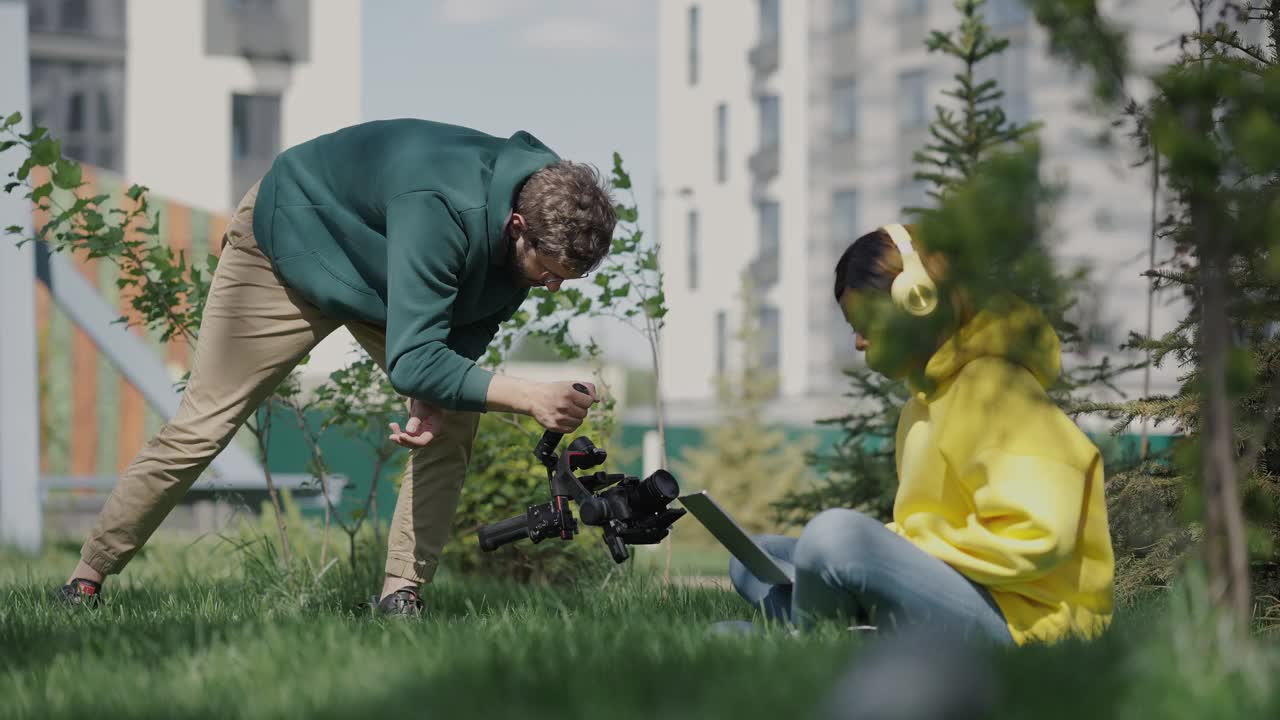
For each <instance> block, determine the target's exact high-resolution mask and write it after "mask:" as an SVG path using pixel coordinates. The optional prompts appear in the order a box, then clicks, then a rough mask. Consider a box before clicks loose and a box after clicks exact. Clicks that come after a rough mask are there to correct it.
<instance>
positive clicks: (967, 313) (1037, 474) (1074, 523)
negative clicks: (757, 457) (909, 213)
mask: <svg viewBox="0 0 1280 720" xmlns="http://www.w3.org/2000/svg"><path fill="white" fill-rule="evenodd" d="M912 240H913V238H912V237H911V231H909V230H908V229H907V228H905V227H904V226H902V225H888V226H885V227H883V228H880V229H877V230H876V231H874V232H871V233H869V234H867V235H865V236H863V237H861V238H858V240H857V241H855V242H854V243H853V244H852V245H851V246H850V247H849V248H848V250H847V251H846V252H845V253H844V255H843V256H842V257H841V258H840V261H839V263H838V264H837V266H836V278H835V299H836V301H837V302H838V303H839V305H840V307H841V309H842V311H843V313H844V317H845V318H846V320H847V321H848V322H849V324H850V326H851V328H852V330H853V332H854V333H855V336H856V339H855V344H856V347H857V348H858V350H859V351H861V352H863V353H864V354H865V358H866V363H867V366H868V367H870V368H871V369H872V370H874V371H876V372H879V373H881V374H883V375H885V376H886V377H889V378H891V379H897V380H905V381H906V382H907V384H908V387H909V388H910V390H911V393H912V394H911V399H910V400H909V401H908V403H907V404H906V406H905V407H904V408H903V410H902V415H901V419H900V421H899V423H898V429H897V436H896V439H895V460H896V465H897V472H898V483H899V484H898V492H897V495H896V497H895V500H894V506H893V521H892V522H890V523H888V524H887V525H884V524H881V523H879V522H877V521H875V520H873V519H871V518H869V517H868V516H866V515H863V514H861V513H859V512H857V511H854V510H848V509H832V510H827V511H825V512H823V513H821V514H819V515H818V516H817V517H815V518H814V519H813V520H811V521H810V522H809V523H808V524H807V525H806V526H805V528H804V529H803V531H802V532H801V533H800V536H799V537H798V538H791V537H782V536H764V537H761V538H759V540H760V542H761V544H762V545H763V546H764V547H765V549H766V550H767V551H768V552H770V553H771V554H773V555H775V556H777V557H778V558H779V559H781V560H783V561H785V562H788V563H791V564H792V565H794V566H795V569H796V572H795V582H794V584H793V585H770V584H768V583H765V582H762V581H761V580H759V579H758V578H755V577H754V576H752V575H751V573H750V572H749V571H748V570H746V568H744V567H743V566H742V565H741V564H740V563H738V562H736V561H734V562H733V563H732V566H731V568H730V575H731V577H732V579H733V582H734V586H735V587H736V588H737V590H738V592H739V593H740V594H741V595H742V596H743V597H745V598H746V599H747V601H748V602H750V603H751V604H752V605H754V606H757V607H762V608H763V609H764V611H765V612H766V613H767V614H768V615H770V616H772V617H774V618H776V619H781V620H786V621H790V622H793V623H795V624H796V625H798V626H801V627H803V626H805V625H807V624H811V623H812V622H814V621H816V620H820V619H825V618H831V619H838V620H841V621H846V622H851V623H857V624H871V625H873V626H876V627H879V628H881V629H884V628H887V627H896V626H911V625H917V626H918V625H921V624H923V625H926V626H929V627H936V628H937V629H938V630H940V631H955V632H959V633H961V634H964V635H966V636H970V637H972V636H978V637H985V638H988V639H990V640H993V641H995V642H997V643H1010V642H1012V643H1014V644H1018V645H1021V644H1025V643H1028V642H1033V641H1038V642H1053V641H1056V640H1059V639H1061V638H1064V637H1066V636H1068V635H1076V636H1082V637H1091V636H1094V635H1096V634H1097V633H1099V632H1100V631H1102V630H1104V629H1105V628H1106V626H1107V625H1108V624H1109V623H1110V620H1111V614H1112V575H1113V568H1114V559H1113V555H1112V550H1111V541H1110V535H1109V532H1108V528H1107V514H1106V505H1105V503H1104V499H1103V467H1102V457H1101V455H1100V453H1099V451H1098V449H1097V448H1096V447H1095V446H1094V444H1093V443H1092V442H1091V441H1090V440H1089V439H1088V437H1086V436H1085V435H1084V433H1083V432H1081V431H1080V429H1079V428H1078V427H1077V426H1076V425H1075V424H1074V423H1073V422H1072V421H1071V419H1070V418H1068V417H1067V416H1066V414H1064V413H1063V412H1062V411H1061V410H1060V409H1059V408H1058V407H1057V406H1055V405H1054V404H1053V402H1052V401H1051V400H1050V399H1049V397H1048V395H1047V394H1046V392H1045V391H1046V389H1047V388H1048V387H1049V386H1050V385H1051V384H1052V383H1053V382H1054V380H1055V379H1056V378H1057V376H1058V373H1059V370H1060V363H1061V353H1060V349H1059V341H1058V337H1057V335H1056V334H1055V333H1054V331H1053V329H1052V327H1051V326H1050V325H1049V324H1048V322H1046V320H1045V319H1044V317H1043V316H1042V315H1041V314H1040V313H1039V312H1038V311H1036V310H1035V309H1034V308H1032V307H1031V306H1030V305H1028V304H1026V303H1024V302H1022V301H1020V300H1018V299H1016V298H1012V297H1004V298H998V299H995V300H989V301H987V302H985V303H983V306H982V307H980V308H973V307H971V299H970V298H969V296H968V295H967V294H966V293H965V292H964V291H963V290H962V289H955V288H952V289H950V290H947V291H939V284H940V281H941V280H944V279H946V278H945V275H946V265H945V261H944V259H942V258H940V257H937V256H936V255H928V254H925V253H919V254H918V248H917V247H916V245H915V244H913V242H912ZM904 269H905V270H906V272H904Z"/></svg>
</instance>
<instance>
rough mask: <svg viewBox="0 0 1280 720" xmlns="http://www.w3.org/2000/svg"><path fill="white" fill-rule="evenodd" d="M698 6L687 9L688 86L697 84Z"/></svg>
mask: <svg viewBox="0 0 1280 720" xmlns="http://www.w3.org/2000/svg"><path fill="white" fill-rule="evenodd" d="M698 13H699V10H698V6H697V5H694V6H693V7H691V8H689V84H690V85H697V84H698Z"/></svg>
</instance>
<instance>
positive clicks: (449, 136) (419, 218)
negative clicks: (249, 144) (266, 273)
mask: <svg viewBox="0 0 1280 720" xmlns="http://www.w3.org/2000/svg"><path fill="white" fill-rule="evenodd" d="M557 160H559V157H558V156H557V155H556V154H555V153H554V152H553V151H552V150H550V149H549V148H547V147H546V146H545V145H543V144H542V143H541V142H540V141H539V140H538V139H537V138H535V137H533V136H532V135H530V134H528V133H526V132H518V133H516V134H515V135H512V136H511V137H510V138H508V139H502V138H498V137H494V136H492V135H487V134H485V133H482V132H479V131H476V130H471V129H468V128H463V127H457V126H454V125H446V124H442V123H436V122H430V121H426V120H415V119H404V120H385V121H375V122H368V123H363V124H360V125H355V126H353V127H349V128H345V129H343V130H339V131H337V132H334V133H330V134H328V135H323V136H320V137H318V138H315V139H313V140H310V141H307V142H305V143H303V144H301V145H297V146H295V147H292V148H290V149H288V150H286V151H285V152H283V153H281V154H280V155H279V157H277V158H276V160H275V162H274V163H273V164H272V166H271V170H270V171H269V172H268V173H267V174H266V176H265V177H264V178H263V179H262V184H261V186H260V187H259V190H258V200H257V204H256V207H255V208H254V215H253V229H254V234H255V235H256V237H257V241H258V245H259V246H260V247H261V248H262V251H263V253H265V254H266V256H267V257H268V258H269V259H270V260H271V262H272V264H273V266H274V267H275V268H276V272H277V273H278V274H279V275H280V277H281V279H282V280H283V281H284V283H285V284H286V285H288V286H290V287H292V288H294V289H296V290H297V291H298V292H300V293H301V294H302V295H303V296H304V297H306V298H307V299H308V300H310V301H311V302H312V303H314V304H315V305H316V306H317V307H319V308H320V309H321V310H322V311H324V312H325V313H326V314H328V315H329V316H331V317H333V318H335V319H337V320H340V321H343V322H346V321H351V320H357V321H364V322H368V323H373V324H376V325H380V326H384V327H385V328H386V331H387V357H386V364H387V371H388V374H389V375H390V378H391V384H392V386H393V387H395V389H396V392H398V393H400V394H402V395H404V396H406V397H413V398H418V399H420V400H422V401H424V402H427V403H430V404H434V405H438V406H441V407H445V408H449V409H454V410H472V411H483V410H485V398H486V395H487V393H488V389H489V381H490V380H491V379H492V377H493V374H492V373H490V372H489V371H487V370H484V369H482V368H480V367H477V366H476V364H475V361H476V360H477V359H479V357H480V355H481V354H483V353H484V351H485V349H486V348H487V347H488V345H489V343H490V341H492V340H493V336H494V335H495V334H496V333H497V330H498V325H499V323H501V322H503V321H504V320H507V319H508V318H510V317H511V316H512V314H514V313H515V311H516V309H517V308H519V306H520V304H521V303H522V302H524V300H525V298H526V297H527V296H528V293H529V289H528V288H525V287H521V286H520V285H519V284H518V283H517V281H516V278H515V275H514V268H512V267H511V261H510V260H509V259H508V246H509V242H508V240H507V236H506V232H505V230H506V224H507V219H508V218H509V216H510V214H511V208H512V205H513V203H514V202H515V198H516V194H517V193H518V192H519V189H520V186H521V185H522V184H523V183H524V181H525V180H526V179H527V178H528V177H529V176H530V175H532V174H533V173H534V172H536V171H537V170H539V169H541V168H543V167H546V166H548V165H551V164H553V163H555V162H556V161H557Z"/></svg>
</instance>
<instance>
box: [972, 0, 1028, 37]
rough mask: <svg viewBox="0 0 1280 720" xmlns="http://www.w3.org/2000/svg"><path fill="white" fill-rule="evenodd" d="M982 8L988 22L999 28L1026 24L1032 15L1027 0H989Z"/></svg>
mask: <svg viewBox="0 0 1280 720" xmlns="http://www.w3.org/2000/svg"><path fill="white" fill-rule="evenodd" d="M982 10H983V15H984V16H985V19H986V21H987V24H988V25H990V26H991V27H993V28H996V29H999V30H1003V29H1006V28H1013V27H1019V26H1025V25H1026V24H1027V21H1028V20H1029V19H1030V17H1031V15H1030V13H1029V12H1028V11H1027V5H1026V0H987V3H986V5H984V6H983V9H982Z"/></svg>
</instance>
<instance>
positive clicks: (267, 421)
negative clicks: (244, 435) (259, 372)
mask: <svg viewBox="0 0 1280 720" xmlns="http://www.w3.org/2000/svg"><path fill="white" fill-rule="evenodd" d="M255 435H256V436H257V438H258V457H259V459H260V460H261V461H262V475H263V479H265V480H266V483H267V495H268V496H269V497H270V498H271V509H272V510H273V511H275V515H276V528H277V529H278V530H279V531H280V554H281V555H282V556H283V557H284V567H285V569H286V570H292V569H293V551H292V550H291V549H290V547H289V529H288V526H287V524H286V523H285V519H284V510H283V509H282V508H281V507H280V495H279V494H278V493H277V492H276V484H275V481H274V480H273V479H272V478H271V466H270V465H268V464H267V445H268V443H269V442H270V439H271V399H270V398H268V399H267V402H266V406H265V409H264V411H263V420H262V423H261V424H260V425H259V427H258V432H256V433H255Z"/></svg>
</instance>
